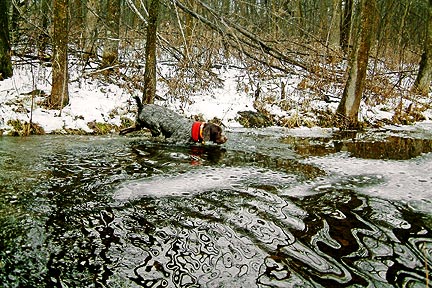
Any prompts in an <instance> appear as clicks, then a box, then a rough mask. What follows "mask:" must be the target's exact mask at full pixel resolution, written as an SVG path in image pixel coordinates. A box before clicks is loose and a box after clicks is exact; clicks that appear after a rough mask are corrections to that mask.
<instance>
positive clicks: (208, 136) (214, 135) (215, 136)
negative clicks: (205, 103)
mask: <svg viewBox="0 0 432 288" xmlns="http://www.w3.org/2000/svg"><path fill="white" fill-rule="evenodd" d="M202 136H203V138H204V141H213V142H214V143H216V144H223V143H225V142H226V141H227V140H228V138H227V137H226V136H225V135H224V134H223V131H222V128H221V127H220V126H219V125H216V124H213V123H206V124H205V125H204V127H203V133H202Z"/></svg>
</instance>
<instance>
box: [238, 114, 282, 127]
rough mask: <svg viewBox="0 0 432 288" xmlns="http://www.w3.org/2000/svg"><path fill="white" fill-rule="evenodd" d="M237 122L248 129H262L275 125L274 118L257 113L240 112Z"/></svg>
mask: <svg viewBox="0 0 432 288" xmlns="http://www.w3.org/2000/svg"><path fill="white" fill-rule="evenodd" d="M237 114H239V117H237V121H238V122H239V123H240V124H241V125H243V126H244V127H246V128H262V127H269V126H272V125H274V120H273V117H271V116H270V115H266V114H263V113H261V112H256V111H239V112H238V113H237Z"/></svg>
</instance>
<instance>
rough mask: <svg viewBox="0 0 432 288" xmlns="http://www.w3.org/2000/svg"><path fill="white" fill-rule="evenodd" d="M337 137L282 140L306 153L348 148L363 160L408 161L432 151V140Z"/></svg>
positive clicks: (315, 154) (336, 150)
mask: <svg viewBox="0 0 432 288" xmlns="http://www.w3.org/2000/svg"><path fill="white" fill-rule="evenodd" d="M348 136H350V137H348ZM348 136H347V135H344V137H334V138H298V137H286V138H284V139H283V140H282V141H283V143H287V144H290V145H292V146H294V147H295V150H296V152H297V153H299V154H301V155H305V156H311V155H313V156H325V155H328V154H332V153H336V152H340V151H347V152H349V153H350V154H351V155H352V156H354V157H357V158H364V159H393V160H406V159H411V158H414V157H417V156H420V155H421V154H422V153H429V152H432V140H430V139H414V138H403V137H397V136H388V137H386V138H385V139H378V140H373V139H364V140H363V139H356V137H355V135H348Z"/></svg>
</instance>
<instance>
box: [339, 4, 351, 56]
mask: <svg viewBox="0 0 432 288" xmlns="http://www.w3.org/2000/svg"><path fill="white" fill-rule="evenodd" d="M352 12H353V0H347V1H345V6H344V14H343V18H342V27H341V40H340V43H341V46H342V49H343V50H344V52H348V47H349V45H350V43H349V40H350V31H351V18H352Z"/></svg>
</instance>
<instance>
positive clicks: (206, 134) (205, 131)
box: [202, 123, 211, 142]
mask: <svg viewBox="0 0 432 288" xmlns="http://www.w3.org/2000/svg"><path fill="white" fill-rule="evenodd" d="M210 126H211V124H209V123H205V124H204V127H203V131H202V138H203V141H204V142H208V141H210V134H211V131H210V130H211V127H210Z"/></svg>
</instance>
